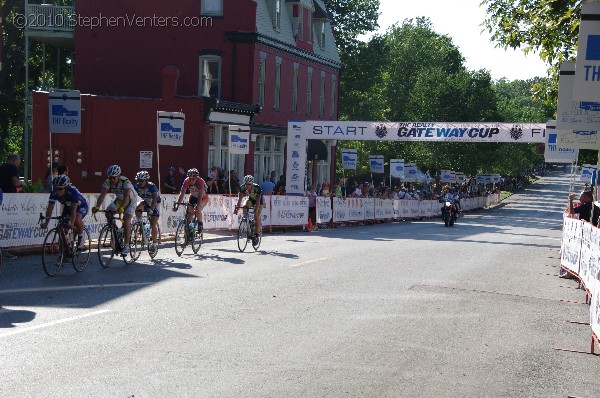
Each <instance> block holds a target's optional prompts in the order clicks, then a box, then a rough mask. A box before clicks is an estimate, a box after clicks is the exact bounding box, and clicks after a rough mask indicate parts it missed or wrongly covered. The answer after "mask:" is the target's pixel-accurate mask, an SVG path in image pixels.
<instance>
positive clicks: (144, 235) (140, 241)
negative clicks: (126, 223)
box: [130, 209, 160, 261]
mask: <svg viewBox="0 0 600 398" xmlns="http://www.w3.org/2000/svg"><path fill="white" fill-rule="evenodd" d="M144 211H145V212H146V214H148V212H147V210H138V209H136V211H135V212H136V213H139V214H141V213H143V212H144ZM157 228H158V236H160V227H159V226H158V225H157ZM151 230H152V226H151V225H150V220H149V219H148V217H147V216H146V217H142V219H136V220H135V222H134V223H133V224H132V226H131V243H130V246H132V247H135V250H134V251H133V252H132V253H134V254H133V256H132V257H133V260H134V261H137V259H138V258H139V257H140V254H142V250H143V249H144V247H146V250H148V255H149V256H150V258H152V259H153V258H154V257H156V254H157V253H158V242H159V241H160V239H159V238H158V236H157V242H155V243H156V249H155V250H152V241H151V237H152V235H151Z"/></svg>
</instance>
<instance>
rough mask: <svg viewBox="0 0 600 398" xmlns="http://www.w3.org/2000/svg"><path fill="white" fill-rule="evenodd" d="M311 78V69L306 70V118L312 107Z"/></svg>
mask: <svg viewBox="0 0 600 398" xmlns="http://www.w3.org/2000/svg"><path fill="white" fill-rule="evenodd" d="M312 77H313V68H310V67H309V68H308V78H307V79H306V116H310V114H311V107H312Z"/></svg>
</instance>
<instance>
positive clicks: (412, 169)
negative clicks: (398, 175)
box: [404, 163, 418, 182]
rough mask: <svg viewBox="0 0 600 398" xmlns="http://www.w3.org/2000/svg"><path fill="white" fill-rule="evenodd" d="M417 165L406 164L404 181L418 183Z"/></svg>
mask: <svg viewBox="0 0 600 398" xmlns="http://www.w3.org/2000/svg"><path fill="white" fill-rule="evenodd" d="M417 171H418V170H417V164H416V163H404V181H406V182H416V181H417Z"/></svg>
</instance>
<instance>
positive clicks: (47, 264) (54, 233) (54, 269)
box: [42, 228, 65, 276]
mask: <svg viewBox="0 0 600 398" xmlns="http://www.w3.org/2000/svg"><path fill="white" fill-rule="evenodd" d="M64 258H65V248H64V244H63V242H62V240H61V239H60V231H59V230H58V228H52V229H51V230H50V231H48V233H47V234H46V238H44V246H43V248H42V264H43V265H44V272H45V273H46V275H48V276H54V275H56V274H58V271H59V270H60V267H62V264H63V260H64Z"/></svg>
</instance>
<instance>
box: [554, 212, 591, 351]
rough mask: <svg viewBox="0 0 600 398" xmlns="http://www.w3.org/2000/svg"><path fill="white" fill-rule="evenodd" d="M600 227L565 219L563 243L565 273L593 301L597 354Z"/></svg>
mask: <svg viewBox="0 0 600 398" xmlns="http://www.w3.org/2000/svg"><path fill="white" fill-rule="evenodd" d="M599 265H600V229H599V228H596V227H594V226H592V224H590V223H589V222H586V221H581V220H576V219H574V218H570V217H569V216H568V215H567V214H565V216H564V219H563V238H562V243H561V258H560V267H561V274H563V275H564V273H569V274H571V275H573V276H574V277H575V278H577V279H578V281H579V284H580V287H582V288H583V289H585V291H586V302H587V303H588V304H590V326H591V328H592V341H591V345H590V352H592V353H594V348H595V347H594V342H599V340H598V336H600V266H599Z"/></svg>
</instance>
